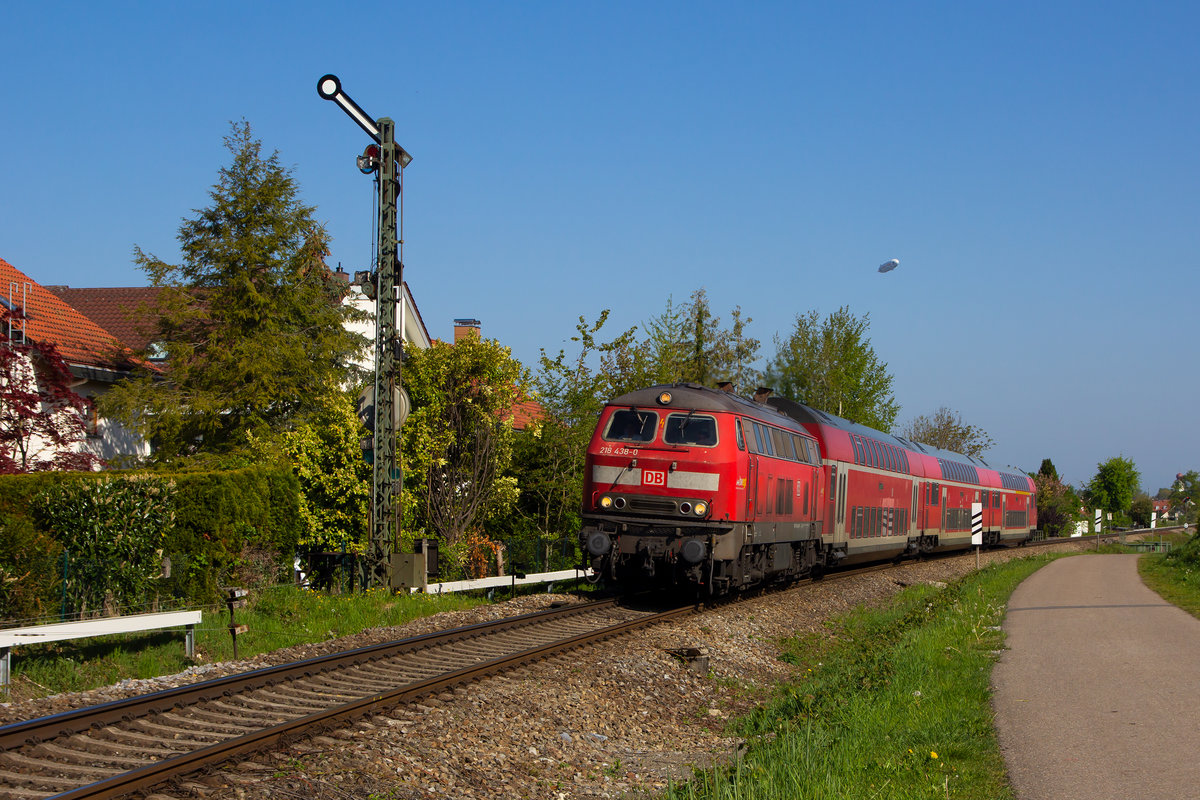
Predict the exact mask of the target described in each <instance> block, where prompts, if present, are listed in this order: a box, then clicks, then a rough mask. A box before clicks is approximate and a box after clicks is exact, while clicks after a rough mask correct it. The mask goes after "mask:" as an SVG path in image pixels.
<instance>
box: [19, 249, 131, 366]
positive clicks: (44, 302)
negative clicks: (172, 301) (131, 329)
mask: <svg viewBox="0 0 1200 800" xmlns="http://www.w3.org/2000/svg"><path fill="white" fill-rule="evenodd" d="M25 284H28V288H26V286H25ZM0 296H3V298H4V301H5V302H6V303H7V302H9V300H10V297H11V301H12V304H13V306H14V307H15V308H16V309H17V310H18V311H20V309H21V307H22V303H24V308H25V314H26V319H25V337H26V338H27V339H30V340H32V341H37V342H45V343H48V344H53V345H54V346H55V347H57V348H58V353H59V355H61V356H62V357H63V360H64V361H66V362H67V363H68V364H74V365H78V366H85V367H100V368H102V369H125V368H128V366H129V362H128V360H127V359H126V358H124V357H122V356H120V355H119V354H118V353H119V351H120V350H122V349H123V348H122V347H121V345H120V342H118V341H117V339H116V337H114V336H113V335H112V334H111V333H109V332H108V331H106V330H105V329H104V328H101V327H100V326H99V325H97V324H96V323H95V322H93V321H92V320H90V319H88V318H87V317H86V316H84V315H83V314H82V313H81V312H80V311H79V310H78V309H76V308H73V307H72V306H71V305H69V304H68V303H67V302H66V301H64V300H63V299H62V298H60V297H58V296H57V295H55V294H54V293H53V292H51V291H50V290H49V289H47V288H46V287H45V286H42V285H41V284H40V283H38V282H37V281H35V280H33V279H32V278H30V277H29V276H28V275H26V274H25V273H24V272H21V270H19V269H17V268H16V267H14V266H13V265H12V264H10V263H8V262H7V261H5V260H4V259H3V258H0ZM5 333H7V329H6V330H5Z"/></svg>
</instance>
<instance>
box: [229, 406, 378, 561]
mask: <svg viewBox="0 0 1200 800" xmlns="http://www.w3.org/2000/svg"><path fill="white" fill-rule="evenodd" d="M316 402H317V406H318V407H317V410H316V411H315V412H313V414H311V415H310V416H309V417H308V418H307V419H306V421H305V422H304V423H303V424H301V425H299V426H297V427H296V428H295V429H293V430H290V431H286V432H284V433H283V434H282V435H281V436H280V437H278V438H273V439H267V440H258V439H253V437H252V441H253V450H254V451H255V452H256V453H257V454H258V455H259V456H260V457H261V458H262V460H281V461H284V462H286V463H288V464H290V465H291V466H292V470H293V471H294V472H295V473H296V477H297V478H298V479H299V481H300V519H301V522H302V524H303V526H304V530H303V531H302V532H301V534H300V539H299V545H300V546H301V547H302V548H304V549H305V550H314V551H322V552H352V553H362V551H363V548H364V546H365V545H366V540H367V528H368V522H369V518H370V513H371V512H370V502H371V466H370V464H368V463H367V462H366V460H365V459H364V458H363V451H362V440H363V438H364V437H365V436H366V434H367V430H366V428H365V426H364V425H363V424H362V422H361V421H360V420H359V418H358V417H357V416H356V415H355V412H354V404H353V402H352V401H351V398H350V397H349V395H347V393H346V392H345V391H344V390H342V389H340V388H339V387H336V386H330V387H327V388H326V390H325V391H323V392H320V393H319V396H318V397H317V400H316Z"/></svg>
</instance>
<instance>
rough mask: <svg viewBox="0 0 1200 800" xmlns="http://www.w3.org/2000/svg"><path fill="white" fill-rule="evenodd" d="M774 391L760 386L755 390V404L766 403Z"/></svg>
mask: <svg viewBox="0 0 1200 800" xmlns="http://www.w3.org/2000/svg"><path fill="white" fill-rule="evenodd" d="M772 391H773V390H772V389H771V388H770V387H768V386H760V387H758V388H757V389H755V390H754V402H756V403H765V402H767V398H768V397H770V396H771V392H772Z"/></svg>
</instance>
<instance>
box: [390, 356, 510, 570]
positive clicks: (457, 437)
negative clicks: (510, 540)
mask: <svg viewBox="0 0 1200 800" xmlns="http://www.w3.org/2000/svg"><path fill="white" fill-rule="evenodd" d="M403 379H404V386H405V388H406V389H407V391H408V394H409V396H410V398H411V400H412V411H411V413H410V414H409V417H408V420H407V421H406V422H405V423H404V425H403V431H402V433H403V445H402V455H403V469H404V472H405V476H406V477H405V481H406V491H405V496H404V498H403V508H404V514H405V519H406V527H407V528H408V530H413V529H419V528H424V529H425V530H426V531H428V532H430V533H434V534H436V535H437V536H438V537H440V538H441V540H442V541H443V542H444V544H445V545H446V547H447V548H448V550H447V551H446V554H447V557H448V559H449V561H450V563H452V564H454V563H457V564H458V565H460V566H461V565H462V564H463V563H465V561H466V560H467V558H468V556H469V554H468V553H466V552H465V551H463V549H462V543H463V541H464V537H465V536H466V534H467V533H468V531H474V532H475V533H479V532H480V530H481V529H482V528H483V526H484V523H485V522H486V521H487V520H488V519H489V518H492V517H495V516H498V515H500V514H503V513H504V512H505V511H506V510H507V509H508V508H510V507H511V506H512V504H513V503H514V502H516V499H517V495H518V492H519V490H518V487H517V479H516V478H515V477H513V476H512V475H511V474H509V465H510V463H511V461H512V452H513V437H514V432H513V409H514V407H515V405H516V404H517V403H518V401H520V400H521V399H523V398H525V397H527V396H528V394H529V378H528V375H527V373H526V371H525V369H524V368H523V367H522V366H521V364H520V363H519V362H518V361H516V360H515V359H514V358H513V357H512V353H511V351H510V350H509V349H508V348H507V347H503V346H502V345H500V344H499V343H497V342H496V341H494V340H482V339H479V338H478V337H474V336H468V337H466V338H464V339H461V340H459V341H458V342H457V343H455V344H446V343H444V342H434V343H433V346H432V347H430V348H428V349H420V348H416V347H411V346H410V347H408V348H406V350H405V360H404V369H403Z"/></svg>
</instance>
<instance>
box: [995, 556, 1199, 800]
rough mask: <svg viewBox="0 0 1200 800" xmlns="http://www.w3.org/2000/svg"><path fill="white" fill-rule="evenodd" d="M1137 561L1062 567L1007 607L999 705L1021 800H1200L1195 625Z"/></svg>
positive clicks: (1022, 589) (1032, 581) (1033, 579)
mask: <svg viewBox="0 0 1200 800" xmlns="http://www.w3.org/2000/svg"><path fill="white" fill-rule="evenodd" d="M1137 559H1138V557H1137V556H1136V555H1083V556H1074V557H1072V558H1062V559H1059V560H1058V561H1054V562H1052V563H1050V564H1048V565H1046V566H1045V567H1043V568H1042V569H1040V570H1038V571H1037V572H1036V573H1034V574H1033V575H1032V576H1030V577H1029V578H1028V579H1026V580H1025V581H1024V582H1023V583H1022V584H1021V585H1020V586H1018V587H1017V590H1016V591H1015V592H1014V593H1013V595H1012V598H1011V600H1010V601H1009V606H1008V617H1007V619H1006V621H1005V624H1004V629H1005V631H1006V632H1007V634H1008V642H1007V644H1008V648H1009V649H1008V650H1006V651H1005V652H1004V654H1003V655H1002V656H1001V658H1000V662H999V663H998V664H997V665H996V668H995V671H994V672H993V673H992V684H993V688H994V695H993V701H992V702H993V705H994V708H995V712H996V727H997V729H998V730H999V734H1000V746H1001V748H1002V750H1003V752H1004V758H1005V761H1006V762H1007V764H1008V770H1009V776H1010V777H1011V779H1012V782H1013V786H1014V788H1015V789H1016V794H1017V797H1018V798H1019V800H1043V798H1044V799H1045V800H1076V799H1078V800H1152V799H1153V798H1164V800H1166V799H1169V800H1188V799H1189V798H1193V799H1200V620H1197V619H1196V618H1194V617H1192V616H1190V615H1188V614H1186V613H1184V612H1183V611H1180V610H1179V609H1177V608H1176V607H1175V606H1172V605H1170V604H1168V603H1166V602H1165V601H1164V600H1163V599H1162V598H1160V597H1159V596H1158V595H1157V594H1155V593H1154V592H1152V591H1150V590H1149V589H1147V588H1146V587H1145V585H1144V584H1143V583H1142V582H1141V579H1140V578H1139V577H1138V574H1137Z"/></svg>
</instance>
